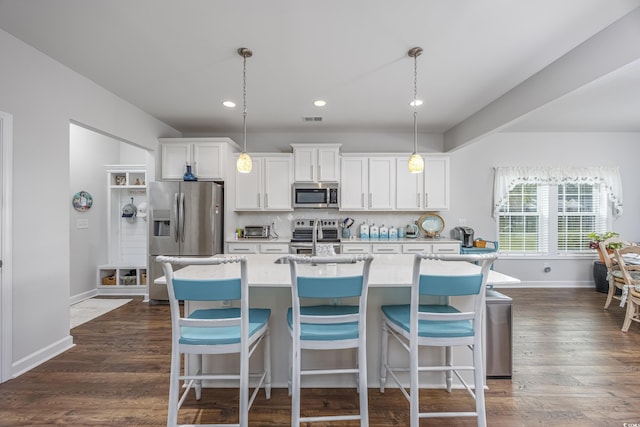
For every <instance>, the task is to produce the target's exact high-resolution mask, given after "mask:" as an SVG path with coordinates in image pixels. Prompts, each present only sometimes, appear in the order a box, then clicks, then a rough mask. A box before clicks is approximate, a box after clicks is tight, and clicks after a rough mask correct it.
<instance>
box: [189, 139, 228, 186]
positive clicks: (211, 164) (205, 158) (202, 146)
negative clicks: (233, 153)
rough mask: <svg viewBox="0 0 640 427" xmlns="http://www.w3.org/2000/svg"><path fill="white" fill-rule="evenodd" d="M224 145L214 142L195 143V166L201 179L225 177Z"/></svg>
mask: <svg viewBox="0 0 640 427" xmlns="http://www.w3.org/2000/svg"><path fill="white" fill-rule="evenodd" d="M223 159H224V155H223V146H222V144H219V143H214V142H209V143H207V142H199V143H196V144H193V166H194V173H195V175H196V177H198V178H200V179H224V173H223V167H224V165H223Z"/></svg>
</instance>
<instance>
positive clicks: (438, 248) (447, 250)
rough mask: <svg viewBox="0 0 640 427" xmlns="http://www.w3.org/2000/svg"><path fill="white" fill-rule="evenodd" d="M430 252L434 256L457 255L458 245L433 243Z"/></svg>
mask: <svg viewBox="0 0 640 427" xmlns="http://www.w3.org/2000/svg"><path fill="white" fill-rule="evenodd" d="M431 250H432V252H433V253H434V254H459V253H460V244H459V243H434V244H433V246H432V249H431Z"/></svg>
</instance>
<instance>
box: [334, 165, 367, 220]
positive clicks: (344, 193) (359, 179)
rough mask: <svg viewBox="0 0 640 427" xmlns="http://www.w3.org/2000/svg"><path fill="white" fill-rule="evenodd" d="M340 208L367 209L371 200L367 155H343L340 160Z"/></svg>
mask: <svg viewBox="0 0 640 427" xmlns="http://www.w3.org/2000/svg"><path fill="white" fill-rule="evenodd" d="M340 168H341V171H340V173H341V176H342V185H341V186H340V210H365V209H367V206H368V202H369V190H368V182H367V173H368V163H367V158H366V157H343V158H342V160H341V162H340Z"/></svg>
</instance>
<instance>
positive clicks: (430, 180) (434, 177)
mask: <svg viewBox="0 0 640 427" xmlns="http://www.w3.org/2000/svg"><path fill="white" fill-rule="evenodd" d="M423 174H424V197H423V200H422V206H423V208H424V209H427V210H447V209H449V157H448V156H426V157H425V159H424V173H423Z"/></svg>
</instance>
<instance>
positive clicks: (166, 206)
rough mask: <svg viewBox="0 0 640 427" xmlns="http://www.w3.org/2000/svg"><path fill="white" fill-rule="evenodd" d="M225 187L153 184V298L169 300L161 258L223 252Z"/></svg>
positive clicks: (191, 183) (204, 183)
mask: <svg viewBox="0 0 640 427" xmlns="http://www.w3.org/2000/svg"><path fill="white" fill-rule="evenodd" d="M223 193H224V187H223V185H222V184H219V183H216V182H208V181H172V182H169V181H163V182H151V183H150V186H149V215H148V220H149V271H148V273H149V274H148V276H149V277H148V283H149V299H150V300H151V302H152V303H153V302H162V301H167V300H168V294H167V288H166V286H165V285H155V284H154V283H153V281H154V280H155V279H157V278H158V277H160V276H162V275H163V274H164V273H163V271H162V266H161V265H160V264H158V263H157V262H156V261H155V258H156V256H158V255H174V256H196V257H199V256H203V257H204V256H211V255H215V254H219V253H222V252H223V244H222V242H223V232H224V228H223V224H224V196H223Z"/></svg>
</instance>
